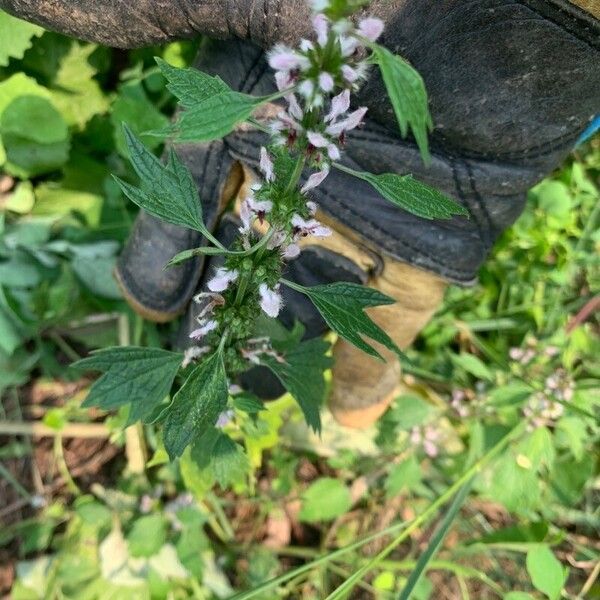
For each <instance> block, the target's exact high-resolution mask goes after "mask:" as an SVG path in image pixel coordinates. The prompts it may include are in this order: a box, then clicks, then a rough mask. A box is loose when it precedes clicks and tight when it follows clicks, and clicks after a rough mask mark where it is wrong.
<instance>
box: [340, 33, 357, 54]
mask: <svg viewBox="0 0 600 600" xmlns="http://www.w3.org/2000/svg"><path fill="white" fill-rule="evenodd" d="M340 47H341V49H342V56H351V55H352V54H354V51H355V50H356V49H357V48H358V40H357V39H355V38H353V37H346V36H341V37H340Z"/></svg>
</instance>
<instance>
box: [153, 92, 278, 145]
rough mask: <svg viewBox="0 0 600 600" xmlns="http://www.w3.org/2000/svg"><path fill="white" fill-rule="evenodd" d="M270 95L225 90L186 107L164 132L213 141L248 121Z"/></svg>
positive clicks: (187, 139) (179, 136) (183, 139)
mask: <svg viewBox="0 0 600 600" xmlns="http://www.w3.org/2000/svg"><path fill="white" fill-rule="evenodd" d="M267 100H268V98H267V97H255V96H249V95H248V94H241V93H239V92H232V91H229V92H223V93H222V94H219V95H217V96H211V97H209V98H207V99H206V100H203V101H202V102H199V103H198V104H195V105H194V106H193V107H192V108H189V109H186V110H184V111H183V112H182V113H181V115H180V117H179V119H178V121H177V122H176V123H175V124H174V125H173V126H171V127H168V128H166V129H165V130H163V131H162V132H157V133H161V134H167V135H168V134H171V133H174V134H175V139H176V140H177V141H181V142H184V141H190V142H210V141H212V140H219V139H221V138H223V137H225V136H226V135H228V134H229V133H231V132H232V131H233V130H234V128H235V126H236V125H237V124H238V123H242V122H243V121H246V120H247V119H248V118H249V117H250V115H252V113H253V112H254V110H255V109H256V108H257V107H258V106H260V105H261V104H264V103H265V102H266V101H267Z"/></svg>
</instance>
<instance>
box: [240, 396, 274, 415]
mask: <svg viewBox="0 0 600 600" xmlns="http://www.w3.org/2000/svg"><path fill="white" fill-rule="evenodd" d="M233 406H234V407H235V408H236V409H237V410H241V411H242V412H245V413H248V414H249V415H255V414H257V413H259V412H261V411H263V410H266V408H265V405H264V403H263V401H262V400H261V399H260V398H258V396H255V395H254V394H251V393H250V392H242V393H241V394H237V395H236V396H234V398H233Z"/></svg>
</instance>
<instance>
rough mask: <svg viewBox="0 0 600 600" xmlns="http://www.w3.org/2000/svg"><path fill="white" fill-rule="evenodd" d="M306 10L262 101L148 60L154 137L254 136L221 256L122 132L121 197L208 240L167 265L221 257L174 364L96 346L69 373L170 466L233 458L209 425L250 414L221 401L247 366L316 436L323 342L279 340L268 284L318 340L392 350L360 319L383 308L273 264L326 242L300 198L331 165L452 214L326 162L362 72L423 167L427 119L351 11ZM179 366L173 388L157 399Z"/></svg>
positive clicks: (132, 350)
mask: <svg viewBox="0 0 600 600" xmlns="http://www.w3.org/2000/svg"><path fill="white" fill-rule="evenodd" d="M314 9H315V12H314V14H313V20H312V25H313V28H314V35H313V36H312V38H311V39H310V40H309V39H304V40H302V41H301V42H300V44H299V45H298V47H296V48H291V47H288V46H284V45H277V46H275V47H274V48H273V49H272V50H271V51H270V52H269V53H268V61H269V65H270V66H271V67H272V68H273V70H274V71H275V74H274V77H275V82H276V86H277V90H278V91H277V92H275V93H273V94H272V95H270V96H264V97H253V96H249V95H246V94H242V93H239V92H236V91H233V90H232V89H230V88H229V87H228V86H227V85H226V84H225V83H224V82H223V81H222V80H221V79H219V78H218V77H211V76H208V75H206V74H204V73H201V72H199V71H196V70H193V69H176V68H174V67H172V66H170V65H168V64H167V63H165V62H163V61H159V67H160V68H161V70H162V72H163V74H164V76H165V77H166V79H167V80H168V82H169V84H168V85H169V89H170V90H171V91H172V92H173V93H174V94H175V95H176V96H177V97H178V99H179V101H180V103H181V105H182V106H183V107H184V110H183V111H182V113H181V116H180V118H179V120H178V121H177V122H176V123H175V124H174V125H173V127H172V129H170V130H169V132H168V133H169V134H171V135H172V137H173V141H174V142H175V143H176V142H177V141H203V142H207V141H211V140H214V139H220V138H221V137H223V136H225V135H227V134H229V133H231V132H232V131H233V130H234V129H235V128H236V127H237V126H238V125H239V124H242V123H245V125H244V126H245V127H248V126H252V127H255V128H258V129H259V130H261V131H263V132H264V133H265V134H266V136H265V139H266V141H265V145H264V146H263V147H262V148H261V149H260V157H257V158H259V159H260V172H261V176H262V180H261V181H260V182H259V183H256V184H255V185H254V186H253V187H252V188H251V190H250V193H249V194H248V195H247V196H246V197H245V198H243V199H242V201H241V204H240V206H239V216H240V220H241V225H240V227H239V235H238V237H237V239H236V240H235V241H234V243H233V244H232V245H231V247H229V248H226V247H224V246H223V245H222V244H221V242H220V241H219V240H218V239H216V238H215V237H214V236H213V235H212V233H211V232H210V231H208V230H207V228H206V226H205V225H204V223H203V220H202V203H201V199H200V198H199V197H198V192H197V189H196V186H195V184H194V181H193V179H192V177H191V174H190V173H189V171H188V170H187V168H186V167H185V166H184V165H183V163H182V162H181V161H180V160H179V158H178V157H177V154H176V153H175V152H174V151H172V150H171V151H170V152H169V154H168V157H167V160H166V162H165V164H163V163H161V162H160V161H159V160H158V159H157V158H156V157H155V156H154V155H153V154H152V153H150V152H149V151H148V150H147V149H146V148H145V147H144V145H143V144H142V143H141V142H140V141H139V140H138V139H137V138H136V137H135V136H134V135H133V133H132V132H131V131H130V130H129V129H128V128H127V127H125V136H126V140H127V145H128V148H129V153H130V156H131V161H132V164H133V167H134V169H135V171H136V172H137V174H138V175H139V177H140V179H141V186H140V187H135V186H133V185H131V184H129V183H127V182H125V181H122V180H121V179H118V178H116V179H117V182H118V183H119V185H120V187H121V189H122V190H123V192H124V194H125V195H126V196H127V197H128V198H129V199H130V200H132V201H133V202H135V203H136V204H137V205H139V206H140V207H141V208H143V209H145V210H146V211H148V212H149V213H151V214H153V215H155V216H157V217H159V218H161V219H164V220H165V221H168V222H170V223H174V224H176V225H182V226H185V227H191V228H193V229H196V230H198V231H200V232H202V233H203V235H204V237H205V238H206V240H208V242H209V244H210V245H208V246H206V247H201V248H193V249H190V250H187V251H185V252H183V253H181V254H179V255H177V256H176V257H174V258H173V259H172V260H171V263H170V264H171V265H174V264H178V263H180V262H182V261H183V260H186V259H189V258H191V257H193V256H196V255H199V254H206V255H221V256H223V257H224V263H223V266H221V267H220V268H218V269H216V271H215V272H214V273H212V278H211V279H210V280H209V281H208V283H207V286H206V287H207V289H205V290H204V291H202V292H201V293H199V294H198V295H197V296H196V298H195V301H196V302H198V303H199V304H200V307H199V308H200V311H199V317H198V326H197V328H196V329H195V330H194V331H193V332H192V334H191V337H192V339H193V341H194V343H195V345H194V346H193V347H192V348H190V349H189V350H188V351H186V353H185V355H184V356H183V355H181V354H180V353H176V352H169V351H166V350H160V349H151V348H136V347H121V348H112V349H107V350H101V351H99V352H97V353H95V354H93V355H92V356H91V357H89V358H86V359H84V360H82V361H80V362H79V363H78V366H79V367H81V368H85V369H94V370H100V371H104V374H103V375H102V377H100V379H99V380H98V381H97V382H96V383H95V384H94V386H93V387H92V390H91V392H90V394H89V396H88V398H87V400H86V404H87V405H95V406H100V407H102V408H105V409H110V408H115V407H118V406H121V405H124V404H127V403H130V404H131V406H130V410H129V419H130V421H135V420H138V419H142V420H144V421H146V422H154V421H161V422H163V440H164V444H165V448H166V450H167V452H168V454H169V456H170V457H171V458H175V457H177V456H180V455H181V454H182V453H183V451H184V449H185V448H186V446H188V445H189V444H191V443H194V444H202V445H203V447H204V448H205V449H207V450H208V451H209V453H212V454H213V455H214V456H217V457H218V456H223V455H227V454H234V455H235V454H236V453H239V452H241V448H240V447H239V446H238V444H236V443H235V442H234V441H233V440H232V439H231V438H230V437H229V436H227V435H226V434H225V433H224V432H223V431H222V430H221V428H220V426H221V425H223V424H224V423H226V422H227V421H228V420H229V419H230V418H231V414H232V413H231V409H232V408H236V409H238V410H242V411H244V410H245V411H246V412H252V411H254V412H256V410H257V406H256V403H257V402H258V401H255V403H254V405H253V406H249V402H248V398H247V397H246V398H245V400H244V402H241V401H239V400H236V398H237V396H236V395H235V394H231V393H230V392H231V389H232V384H233V382H234V380H235V377H236V376H237V375H239V374H240V373H241V372H243V371H245V370H247V369H248V368H250V367H251V366H252V365H256V364H260V365H265V366H267V367H268V368H270V369H271V370H272V371H273V372H274V373H275V375H276V376H277V377H278V378H279V379H280V381H281V382H282V383H283V385H284V386H285V387H286V388H287V389H288V390H289V392H290V393H291V395H292V396H293V397H294V398H295V399H296V400H297V401H298V403H299V405H300V407H301V408H302V411H303V413H304V416H305V418H306V420H307V422H308V424H309V425H310V426H311V427H313V428H314V429H315V430H319V428H320V420H319V407H320V404H321V402H322V400H323V396H324V391H325V386H324V377H323V373H324V371H325V370H326V369H327V368H328V366H330V359H329V358H328V357H327V355H326V352H327V350H328V344H327V343H326V342H324V341H323V340H320V339H317V340H311V341H308V342H301V341H300V338H301V335H302V332H301V330H300V328H296V329H295V330H294V331H293V332H291V333H290V332H286V333H285V334H284V335H282V333H281V332H282V328H281V326H279V327H277V326H276V325H275V324H274V323H273V320H274V319H275V318H276V317H277V316H278V314H279V312H280V310H281V308H282V303H283V301H282V296H281V288H282V286H289V287H291V288H293V289H294V290H296V291H298V292H300V293H302V294H305V295H306V296H308V297H309V298H310V299H311V301H312V302H313V303H314V305H315V306H316V308H317V309H318V310H319V312H320V313H321V315H322V316H323V318H324V319H325V321H326V322H327V324H328V325H329V326H330V327H331V329H332V330H334V331H335V332H336V333H337V334H338V335H340V336H342V337H344V338H346V339H347V340H349V341H350V342H352V343H354V344H355V345H356V346H357V347H359V348H361V349H362V350H364V351H365V352H367V353H368V354H371V355H373V356H379V354H378V353H377V351H376V350H375V349H374V348H373V347H372V346H371V345H370V344H369V343H368V342H367V341H366V339H368V338H370V339H372V340H375V341H376V342H379V343H381V344H383V345H384V346H385V347H387V348H389V349H391V350H394V351H398V352H399V350H398V348H397V347H396V346H395V344H394V342H393V341H392V340H391V339H390V337H389V336H388V335H387V334H386V333H385V332H384V331H383V330H382V329H380V328H379V327H378V326H377V325H376V324H375V323H374V322H373V321H372V320H371V319H370V318H369V317H368V316H367V314H366V313H365V312H364V309H365V308H368V307H372V306H378V305H382V304H390V303H392V302H393V300H392V299H391V298H389V297H387V296H385V295H383V294H381V293H380V292H378V291H376V290H372V289H369V288H365V287H362V286H359V285H355V284H349V283H341V282H340V283H334V284H331V285H321V286H315V287H310V288H307V287H303V286H300V285H298V284H296V283H294V282H291V281H287V280H286V279H284V278H282V272H283V269H284V266H285V263H286V261H289V260H292V259H294V258H296V257H297V256H298V255H299V253H300V252H301V247H300V243H299V242H300V240H301V239H302V238H306V237H308V236H314V237H326V236H328V235H330V234H331V231H330V230H329V229H328V227H326V226H325V225H323V224H322V223H320V222H319V221H318V219H317V217H316V214H317V206H316V205H315V203H314V202H313V201H312V200H311V190H313V189H314V188H316V187H317V186H319V185H321V184H322V183H323V182H324V180H325V179H326V178H327V177H328V175H329V173H330V172H331V170H332V169H340V170H342V171H344V172H346V173H348V174H349V175H352V176H355V177H358V178H360V179H362V180H365V181H367V182H368V183H369V184H370V185H372V186H373V187H374V188H375V189H376V190H377V191H378V192H379V193H381V194H382V195H383V196H384V197H385V198H387V199H388V200H389V201H390V202H393V203H395V204H396V205H398V206H399V207H401V208H403V209H405V210H409V211H411V212H413V213H415V214H417V215H419V216H422V217H425V218H449V217H451V216H453V215H455V214H464V210H463V209H462V208H461V207H460V206H459V205H457V204H455V203H454V202H452V201H451V200H449V199H448V198H446V197H444V196H443V195H442V194H440V193H439V192H437V191H436V190H434V189H432V188H430V187H428V186H425V185H424V184H422V183H419V182H418V181H416V180H415V179H413V178H412V177H411V176H410V175H405V176H400V175H397V174H392V173H385V174H378V175H374V174H371V173H366V172H357V171H354V170H352V169H350V168H348V167H347V166H345V165H344V164H342V163H341V162H340V161H341V158H342V155H343V152H344V147H345V144H346V143H347V141H348V136H347V133H348V132H349V131H351V130H353V129H355V128H357V127H360V126H361V124H362V122H363V119H364V118H365V115H366V113H367V108H366V107H362V106H354V105H353V101H352V100H353V94H354V93H355V92H356V91H357V90H358V89H359V87H360V85H361V83H362V82H363V81H364V80H365V78H366V77H367V76H368V74H369V71H370V69H372V68H373V65H375V64H376V65H377V66H378V67H379V69H380V71H381V75H382V77H383V80H384V82H385V84H386V88H387V91H388V94H389V99H390V102H391V104H392V106H393V108H394V111H395V114H396V117H397V120H398V123H399V127H400V131H401V133H402V134H403V135H406V134H407V133H408V130H409V129H410V130H411V132H412V134H413V136H414V139H415V140H416V142H417V144H418V145H419V148H420V149H421V153H422V155H423V158H424V159H425V160H427V159H428V150H427V130H428V128H429V127H430V126H431V119H430V116H429V113H428V110H427V96H426V92H425V88H424V85H423V82H422V80H421V78H420V76H419V75H418V74H417V73H416V71H415V70H414V69H413V68H412V67H411V66H410V65H409V64H408V63H407V62H405V61H404V60H403V59H401V58H400V57H397V56H395V55H393V54H392V53H390V52H389V51H388V50H387V49H386V48H384V47H383V46H380V45H378V44H377V43H376V40H377V39H378V38H379V37H380V35H381V34H382V32H383V29H384V24H383V22H382V21H381V20H379V19H376V18H372V17H365V18H356V17H355V16H353V14H352V13H353V12H354V11H355V10H356V4H355V3H351V1H350V0H329V1H328V0H316V1H315V3H314ZM267 103H271V104H272V105H274V106H277V107H278V109H277V110H274V111H261V112H263V113H265V112H266V113H268V114H275V115H276V116H275V117H273V118H272V119H271V120H266V121H265V120H262V121H258V120H257V118H254V117H253V113H254V111H255V110H256V109H257V108H258V107H259V106H261V105H264V104H267ZM260 315H262V318H258V317H259V316H260ZM257 324H258V326H257ZM261 324H262V329H261ZM284 331H285V330H284ZM182 367H183V369H184V370H183V375H184V377H185V379H184V382H183V384H182V385H181V387H179V389H178V391H177V392H176V393H175V395H174V396H173V397H172V399H171V400H170V402H167V401H166V399H167V398H168V397H169V392H170V390H171V387H172V385H173V382H174V379H175V376H176V374H177V372H178V371H179V370H180V368H182ZM234 389H235V388H234ZM258 408H260V404H258Z"/></svg>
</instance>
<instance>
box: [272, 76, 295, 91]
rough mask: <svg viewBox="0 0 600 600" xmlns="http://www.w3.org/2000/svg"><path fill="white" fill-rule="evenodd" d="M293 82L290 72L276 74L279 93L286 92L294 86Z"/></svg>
mask: <svg viewBox="0 0 600 600" xmlns="http://www.w3.org/2000/svg"><path fill="white" fill-rule="evenodd" d="M292 83H293V81H292V78H291V77H290V74H289V72H288V71H276V72H275V84H276V85H277V89H278V90H279V91H281V90H285V89H286V88H289V87H290V86H291V85H292Z"/></svg>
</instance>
